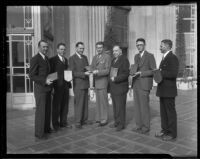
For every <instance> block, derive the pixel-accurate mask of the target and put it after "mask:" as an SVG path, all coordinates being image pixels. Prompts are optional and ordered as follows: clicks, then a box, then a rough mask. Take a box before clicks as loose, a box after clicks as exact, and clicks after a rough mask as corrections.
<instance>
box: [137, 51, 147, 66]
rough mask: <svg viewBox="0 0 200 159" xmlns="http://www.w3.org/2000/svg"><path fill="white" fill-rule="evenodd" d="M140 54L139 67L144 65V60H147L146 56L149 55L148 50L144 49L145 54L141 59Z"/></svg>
mask: <svg viewBox="0 0 200 159" xmlns="http://www.w3.org/2000/svg"><path fill="white" fill-rule="evenodd" d="M139 56H140V54H138V62H139V63H138V64H139V67H141V66H142V65H143V63H144V61H145V59H146V56H147V52H146V51H144V54H143V56H142V58H141V59H140V57H139ZM139 59H140V61H139Z"/></svg>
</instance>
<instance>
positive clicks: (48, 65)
mask: <svg viewBox="0 0 200 159" xmlns="http://www.w3.org/2000/svg"><path fill="white" fill-rule="evenodd" d="M38 55H39V58H40V60H41V61H42V62H43V63H45V64H47V68H48V72H50V64H49V59H48V57H47V56H45V60H44V59H43V57H42V56H41V55H40V53H38Z"/></svg>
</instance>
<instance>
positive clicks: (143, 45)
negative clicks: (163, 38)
mask: <svg viewBox="0 0 200 159" xmlns="http://www.w3.org/2000/svg"><path fill="white" fill-rule="evenodd" d="M136 46H144V44H137V45H136Z"/></svg>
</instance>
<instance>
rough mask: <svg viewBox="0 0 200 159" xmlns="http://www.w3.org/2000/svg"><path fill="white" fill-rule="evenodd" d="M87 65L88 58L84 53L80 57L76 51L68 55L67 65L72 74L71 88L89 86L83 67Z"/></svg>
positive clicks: (86, 87)
mask: <svg viewBox="0 0 200 159" xmlns="http://www.w3.org/2000/svg"><path fill="white" fill-rule="evenodd" d="M88 65H89V64H88V59H87V57H86V56H85V55H81V59H80V58H79V57H78V55H76V53H75V54H74V55H72V56H70V57H69V67H70V69H71V70H72V76H73V89H88V88H89V77H88V76H87V75H85V74H84V72H85V71H86V69H85V67H86V66H88Z"/></svg>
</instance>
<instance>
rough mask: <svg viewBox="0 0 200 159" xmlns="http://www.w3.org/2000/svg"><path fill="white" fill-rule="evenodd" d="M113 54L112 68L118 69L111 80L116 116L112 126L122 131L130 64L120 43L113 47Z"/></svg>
mask: <svg viewBox="0 0 200 159" xmlns="http://www.w3.org/2000/svg"><path fill="white" fill-rule="evenodd" d="M113 55H114V59H113V60H112V64H111V69H112V68H115V69H117V75H116V76H112V77H110V80H109V82H110V92H111V98H112V103H113V116H114V124H112V125H110V127H111V128H116V131H120V130H122V129H124V128H125V124H126V97H127V92H128V77H129V66H130V64H129V61H128V59H127V57H126V56H124V55H122V50H121V48H120V47H119V46H118V45H116V46H114V47H113ZM111 71H112V70H111Z"/></svg>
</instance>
